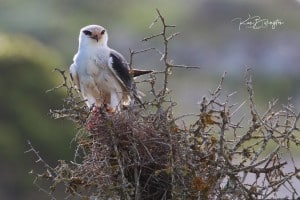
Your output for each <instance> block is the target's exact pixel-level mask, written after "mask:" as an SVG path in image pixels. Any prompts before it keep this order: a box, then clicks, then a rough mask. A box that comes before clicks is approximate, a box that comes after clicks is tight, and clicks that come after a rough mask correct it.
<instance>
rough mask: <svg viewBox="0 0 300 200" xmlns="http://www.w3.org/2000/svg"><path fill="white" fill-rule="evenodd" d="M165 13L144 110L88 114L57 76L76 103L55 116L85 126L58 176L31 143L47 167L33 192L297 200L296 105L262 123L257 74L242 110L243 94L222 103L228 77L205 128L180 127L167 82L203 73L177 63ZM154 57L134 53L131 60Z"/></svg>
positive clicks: (202, 117)
mask: <svg viewBox="0 0 300 200" xmlns="http://www.w3.org/2000/svg"><path fill="white" fill-rule="evenodd" d="M157 13H158V17H157V18H156V19H155V21H154V23H156V22H158V21H161V23H162V27H163V31H162V33H160V34H155V35H153V36H150V37H148V38H145V39H144V40H150V39H152V38H154V37H161V38H162V39H163V42H164V45H165V46H164V47H165V48H164V52H162V53H161V54H162V61H163V62H164V64H165V68H164V70H163V71H162V72H157V73H153V74H151V75H150V77H149V79H148V80H145V81H144V82H148V83H149V84H150V87H151V93H152V95H153V98H152V99H151V100H149V101H148V102H145V103H144V105H143V106H144V107H143V106H141V105H139V104H136V105H134V106H133V107H130V108H128V109H126V110H123V111H121V112H117V113H107V112H106V110H105V109H103V108H97V109H94V111H91V112H90V111H89V110H88V109H87V108H86V107H85V106H84V102H82V101H81V100H80V98H79V97H78V95H77V93H76V92H75V91H74V89H73V87H72V85H71V84H70V81H69V79H68V77H66V75H65V73H64V72H63V71H61V70H58V71H59V72H60V73H61V74H62V76H63V78H64V82H63V84H62V85H61V86H62V87H63V88H66V91H67V94H68V97H67V98H66V99H65V103H64V107H63V108H62V109H59V110H52V111H51V113H52V115H53V117H54V118H66V119H69V120H72V121H74V124H76V125H77V126H78V127H79V131H78V134H77V136H76V137H75V138H74V141H75V143H76V144H77V145H76V146H77V148H76V151H75V158H74V161H72V162H66V161H60V164H59V165H58V166H57V167H55V168H52V167H51V166H49V165H48V164H47V163H46V162H45V161H44V160H43V159H42V158H41V156H40V155H39V154H38V152H37V151H36V150H35V149H34V148H33V147H32V145H31V144H30V143H29V145H30V147H31V148H30V150H29V152H31V151H33V152H34V153H35V154H36V156H37V157H38V162H41V163H43V164H44V167H45V172H44V173H35V174H36V175H37V179H36V182H35V183H36V184H37V185H38V186H39V184H38V181H39V180H41V179H47V180H49V181H50V183H52V184H51V187H50V189H45V188H41V187H40V186H39V188H40V189H41V190H43V191H45V192H47V193H48V194H49V195H50V197H51V198H52V199H55V197H54V195H53V193H52V192H53V191H54V190H55V188H56V186H57V185H58V184H60V183H63V185H64V187H65V189H66V193H68V194H69V196H67V199H68V198H71V199H72V198H74V197H80V198H82V199H266V198H275V197H276V194H277V192H278V191H279V190H281V189H282V188H287V190H288V191H289V192H288V197H289V198H293V199H295V198H297V197H299V188H297V184H299V180H298V179H299V169H298V168H297V166H296V165H295V163H294V157H293V156H292V152H291V146H293V145H294V146H298V145H299V144H300V140H299V128H298V127H297V123H298V122H299V117H300V115H299V113H296V111H295V108H294V107H293V105H292V104H290V103H288V105H285V106H283V107H282V108H280V109H276V107H275V105H276V101H274V102H270V106H269V108H268V109H267V110H266V112H265V113H264V114H259V113H258V112H257V110H256V105H255V102H254V100H253V96H254V93H253V89H252V80H251V76H250V75H249V72H248V73H247V75H248V76H246V89H247V91H248V94H249V95H248V97H247V100H245V101H244V102H243V103H241V104H238V105H236V104H231V97H232V96H233V95H235V93H233V94H228V95H226V96H225V97H224V98H222V95H221V94H222V86H223V81H224V77H225V74H224V75H223V76H222V79H221V82H220V83H219V85H218V87H217V88H216V90H215V91H213V92H211V93H210V94H209V96H208V97H204V98H203V99H202V101H201V103H200V109H199V113H197V114H195V116H196V117H197V120H196V121H195V122H193V123H191V124H190V125H185V124H186V123H183V125H181V126H179V125H178V120H179V119H180V120H182V121H183V122H184V120H183V118H184V117H185V115H182V116H179V117H174V116H173V112H172V108H173V107H174V106H175V103H174V102H172V101H170V100H167V99H168V94H169V90H168V88H167V85H168V78H169V75H170V72H171V71H172V69H173V68H175V67H181V68H186V69H187V68H195V67H189V66H183V65H174V64H171V63H170V60H169V58H168V42H169V41H170V40H171V39H172V38H173V37H174V36H176V35H177V34H178V33H174V34H171V35H170V36H168V35H167V30H168V28H172V27H174V26H170V25H167V24H166V23H165V20H164V18H163V16H162V15H161V14H160V12H159V11H157ZM146 51H148V50H142V51H131V58H132V57H133V55H134V54H137V53H140V52H146ZM131 64H132V60H130V66H131ZM158 74H163V76H164V78H163V86H162V88H161V89H160V90H158V89H156V87H155V86H156V80H157V75H158ZM244 105H248V114H245V115H246V116H248V118H250V121H249V122H248V123H246V126H245V127H243V125H242V124H243V122H244V121H245V118H243V117H242V118H239V119H238V120H233V117H234V116H235V115H236V114H237V113H239V112H242V111H241V107H243V106H244ZM244 124H245V123H244ZM282 152H285V154H284V155H283V154H282ZM288 162H290V164H291V165H293V169H292V170H291V171H286V170H284V166H286V165H287V163H288ZM251 177H252V178H251ZM297 178H298V179H297ZM297 181H298V182H297ZM298 187H299V186H298Z"/></svg>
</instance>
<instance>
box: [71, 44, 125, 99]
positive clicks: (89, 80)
mask: <svg viewBox="0 0 300 200" xmlns="http://www.w3.org/2000/svg"><path fill="white" fill-rule="evenodd" d="M109 54H110V51H109V49H107V48H106V49H95V50H93V49H92V50H91V49H89V50H87V49H84V50H82V49H81V50H79V51H78V53H77V54H76V55H75V56H74V64H75V68H76V71H77V74H78V77H79V82H80V90H81V92H82V94H83V96H84V97H85V98H86V99H87V100H88V103H89V104H95V103H96V104H97V101H98V100H99V102H101V101H102V102H103V99H104V98H106V96H110V94H111V92H115V93H118V94H119V95H120V99H121V98H122V97H121V96H122V94H121V93H122V88H121V86H120V84H119V83H118V81H117V80H116V78H115V77H114V76H113V74H112V72H111V71H110V70H109V69H108V61H109ZM119 95H118V96H119ZM108 98H109V97H108Z"/></svg>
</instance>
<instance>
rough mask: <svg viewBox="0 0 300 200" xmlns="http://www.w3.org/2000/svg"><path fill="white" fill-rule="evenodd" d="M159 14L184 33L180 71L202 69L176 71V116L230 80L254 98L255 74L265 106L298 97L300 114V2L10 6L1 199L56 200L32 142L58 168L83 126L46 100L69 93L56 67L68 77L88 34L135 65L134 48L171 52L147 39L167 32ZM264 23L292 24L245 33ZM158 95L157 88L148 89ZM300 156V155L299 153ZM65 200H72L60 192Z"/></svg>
mask: <svg viewBox="0 0 300 200" xmlns="http://www.w3.org/2000/svg"><path fill="white" fill-rule="evenodd" d="M156 8H158V9H159V10H160V11H161V13H162V14H163V15H164V17H165V18H166V21H167V22H168V23H169V24H175V25H177V27H176V28H175V29H174V31H175V32H177V31H179V32H181V34H180V35H179V36H178V37H177V38H175V39H174V40H173V41H172V42H171V44H170V49H169V51H170V58H172V59H173V60H174V63H176V64H185V65H193V66H201V69H200V70H181V69H178V70H174V72H173V74H174V76H173V78H172V79H171V80H170V89H171V90H173V93H172V98H173V100H174V101H177V102H178V106H177V107H176V108H175V113H176V114H185V113H191V112H196V111H197V110H198V109H199V105H197V102H198V101H199V100H201V98H202V97H203V96H204V95H207V94H208V91H209V90H210V89H211V90H213V89H214V88H216V86H217V85H218V82H219V80H220V77H221V75H222V73H223V72H224V71H227V72H228V76H227V79H226V83H225V87H224V92H225V93H226V92H228V93H231V92H233V91H238V92H239V93H238V95H237V97H236V99H234V100H235V101H236V102H239V101H240V99H245V98H246V91H245V85H244V73H245V70H246V69H247V68H248V67H251V68H252V71H253V74H254V83H255V84H254V90H255V95H256V96H255V99H256V101H257V103H258V105H259V107H260V108H261V109H262V110H263V109H265V108H267V102H268V101H269V100H271V99H277V98H278V99H279V102H280V103H279V104H281V103H283V104H284V103H287V99H288V97H293V98H292V102H293V103H294V105H295V106H296V109H297V110H298V111H299V108H300V87H299V85H300V23H299V20H300V12H299V10H300V2H299V1H296V0H285V1H280V0H272V1H271V0H265V1H261V0H252V1H250V0H249V1H246V0H235V1H234V0H232V1H230V0H227V1H224V0H219V1H217V0H186V1H181V0H172V1H168V0H163V1H161V0H154V1H146V0H128V1H116V0H87V1H82V0H64V1H61V0H49V1H46V0H44V1H41V0H27V1H21V0H0V91H1V98H0V101H1V103H0V199H5V200H15V199H22V200H27V199H28V200H29V199H47V196H46V195H45V194H44V193H42V192H40V191H38V189H37V188H36V187H35V186H34V185H33V180H34V177H33V176H30V175H29V174H28V172H29V171H30V170H31V169H32V168H37V164H35V157H34V155H33V154H24V152H25V151H26V150H28V149H29V146H28V145H27V140H30V141H31V143H32V144H33V146H34V147H35V148H36V149H38V150H39V151H40V154H41V155H42V156H43V157H44V159H45V160H46V161H47V162H48V163H49V164H50V165H52V166H54V167H55V166H56V164H57V163H56V162H57V160H59V159H62V160H72V153H73V147H74V145H73V144H72V142H71V140H72V137H73V136H74V135H75V134H76V127H74V126H73V125H72V124H71V123H70V122H68V121H63V120H52V119H51V118H50V116H49V114H48V113H49V109H50V108H59V107H61V104H62V99H63V98H64V95H65V94H64V92H63V91H56V92H51V93H46V92H45V91H46V90H48V89H50V88H53V87H55V86H57V85H59V84H60V83H61V82H62V79H61V76H60V75H59V74H58V73H54V72H53V69H54V68H55V67H58V68H61V69H68V67H69V65H70V64H71V63H72V58H73V55H74V54H75V53H76V51H77V46H78V34H79V30H80V28H81V27H83V26H86V25H88V24H99V25H102V26H104V27H106V28H107V30H108V34H109V45H110V46H111V47H112V48H114V49H116V50H118V51H119V52H120V53H122V54H123V55H124V56H125V57H126V58H127V59H129V48H131V49H132V50H141V49H145V48H149V47H156V48H161V47H162V42H161V41H160V40H159V39H154V40H152V41H149V42H141V40H142V39H143V38H144V37H146V36H149V35H152V34H155V33H157V32H158V31H159V30H160V29H159V28H160V27H159V24H156V25H154V26H153V27H152V28H151V29H149V25H150V24H151V23H152V21H153V20H154V19H155V17H156V16H157V14H156V11H155V9H156ZM249 15H251V16H260V17H261V18H262V19H268V20H269V21H275V20H277V19H279V20H281V21H282V22H283V24H282V25H278V26H276V27H275V28H274V29H272V27H271V26H268V27H265V28H260V29H253V28H247V27H246V26H239V20H233V19H235V18H241V19H242V20H246V19H247V18H248V16H249ZM134 58H135V59H134V65H135V67H137V68H141V69H156V70H159V69H160V68H161V67H162V63H161V62H160V61H159V58H160V55H158V54H157V53H156V52H154V51H153V52H148V53H145V54H139V55H137V56H135V57H134ZM138 87H139V89H140V90H142V91H143V92H144V93H145V94H146V95H148V90H149V87H147V86H146V85H143V84H139V85H138ZM298 155H299V153H298ZM57 195H58V197H59V198H58V199H63V197H64V195H60V192H59V191H57Z"/></svg>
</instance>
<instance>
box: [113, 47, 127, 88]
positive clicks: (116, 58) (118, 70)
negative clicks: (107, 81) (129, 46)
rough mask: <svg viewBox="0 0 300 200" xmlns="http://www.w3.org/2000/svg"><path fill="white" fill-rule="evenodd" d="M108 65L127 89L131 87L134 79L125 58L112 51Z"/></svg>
mask: <svg viewBox="0 0 300 200" xmlns="http://www.w3.org/2000/svg"><path fill="white" fill-rule="evenodd" d="M108 66H109V69H110V70H111V72H112V73H113V74H114V75H115V77H116V78H117V80H119V82H120V83H121V85H122V86H123V87H124V88H125V89H131V86H132V79H131V77H130V74H129V69H128V66H127V64H126V61H125V59H124V58H123V57H122V56H121V55H119V54H118V53H117V52H114V51H112V52H111V53H110V59H109V61H108Z"/></svg>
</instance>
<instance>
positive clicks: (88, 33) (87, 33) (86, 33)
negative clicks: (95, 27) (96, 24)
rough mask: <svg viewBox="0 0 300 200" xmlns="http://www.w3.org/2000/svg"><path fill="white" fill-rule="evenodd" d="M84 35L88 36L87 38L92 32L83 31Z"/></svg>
mask: <svg viewBox="0 0 300 200" xmlns="http://www.w3.org/2000/svg"><path fill="white" fill-rule="evenodd" d="M82 32H83V33H84V34H85V35H88V36H91V35H92V32H91V31H88V30H84V31H82Z"/></svg>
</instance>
